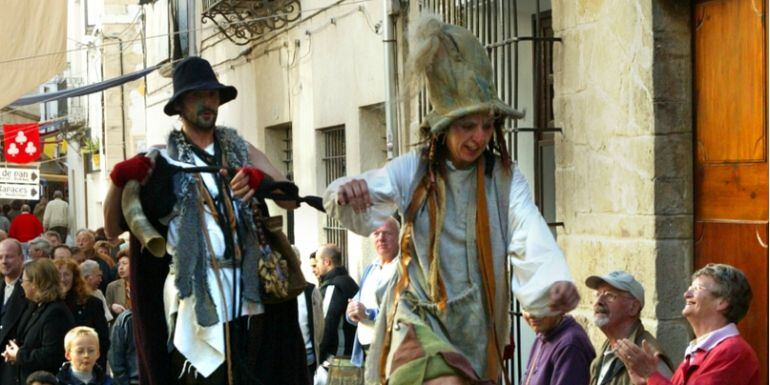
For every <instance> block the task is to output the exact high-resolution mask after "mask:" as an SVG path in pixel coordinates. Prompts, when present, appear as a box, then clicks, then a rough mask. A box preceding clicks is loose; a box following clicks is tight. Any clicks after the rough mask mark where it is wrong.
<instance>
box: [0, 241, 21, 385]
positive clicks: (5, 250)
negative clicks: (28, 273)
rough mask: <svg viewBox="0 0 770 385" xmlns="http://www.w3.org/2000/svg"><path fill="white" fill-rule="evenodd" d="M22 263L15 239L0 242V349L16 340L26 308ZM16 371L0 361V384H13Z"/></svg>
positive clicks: (18, 246) (19, 246)
mask: <svg viewBox="0 0 770 385" xmlns="http://www.w3.org/2000/svg"><path fill="white" fill-rule="evenodd" d="M23 263H24V256H23V255H22V251H21V245H20V244H19V242H18V241H16V240H15V239H6V240H4V241H2V242H0V275H2V276H3V279H2V280H0V294H3V297H2V298H0V301H1V302H0V349H2V348H4V347H5V346H6V345H7V344H8V341H10V340H12V339H14V338H16V329H17V327H18V325H19V320H20V319H21V315H22V314H24V310H25V309H26V308H27V298H26V297H25V296H24V290H23V289H22V288H21V270H22V265H23ZM15 380H16V370H14V369H13V368H12V367H11V365H10V364H8V363H6V362H5V361H4V360H2V359H0V384H13V383H14V381H15Z"/></svg>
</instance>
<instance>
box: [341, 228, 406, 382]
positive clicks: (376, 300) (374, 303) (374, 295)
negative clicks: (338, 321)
mask: <svg viewBox="0 0 770 385" xmlns="http://www.w3.org/2000/svg"><path fill="white" fill-rule="evenodd" d="M398 235H399V228H398V222H396V220H395V219H393V218H392V217H391V218H388V219H387V220H386V221H385V224H383V225H382V226H380V227H379V228H378V229H377V230H375V231H374V233H372V236H373V237H374V248H375V250H376V251H377V256H378V257H377V259H376V260H375V261H374V262H373V263H372V264H371V265H369V266H367V267H366V268H365V269H364V273H363V274H362V275H361V282H360V286H361V289H360V290H359V291H358V293H356V296H355V297H353V299H352V300H351V301H350V303H349V304H348V309H347V311H346V316H345V319H346V320H347V321H348V322H350V323H352V324H354V325H358V328H357V330H356V338H355V340H354V341H353V353H352V356H351V359H350V361H351V362H352V363H353V364H354V365H356V366H359V367H361V366H363V364H364V353H365V350H366V349H367V348H368V347H369V345H370V344H371V343H372V341H373V340H374V321H375V319H376V318H377V315H378V314H379V310H380V302H381V301H382V295H383V293H384V291H385V288H386V287H387V285H388V282H390V280H391V278H392V277H393V275H394V274H395V273H396V266H397V264H398V258H397V255H398Z"/></svg>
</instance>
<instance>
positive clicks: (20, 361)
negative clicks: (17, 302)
mask: <svg viewBox="0 0 770 385" xmlns="http://www.w3.org/2000/svg"><path fill="white" fill-rule="evenodd" d="M22 287H24V291H25V293H27V298H28V299H29V300H30V301H31V302H32V304H31V305H30V306H28V307H27V310H26V311H25V313H24V315H22V317H21V321H20V323H19V328H18V333H17V337H16V341H15V342H14V341H11V342H9V343H8V345H7V346H6V347H5V351H4V352H3V357H4V358H5V360H6V361H7V362H10V363H12V368H13V369H15V370H16V378H17V383H21V384H23V383H24V381H25V379H26V378H27V376H29V374H30V373H32V372H34V371H37V370H45V371H48V372H51V373H56V372H57V371H58V370H59V366H60V365H61V363H62V362H63V361H64V344H63V343H62V341H64V335H65V334H66V333H67V331H68V330H69V329H71V328H72V326H73V323H74V322H73V319H72V314H71V313H70V311H69V310H68V309H67V306H66V305H64V303H63V302H62V300H61V294H60V293H61V292H60V290H59V272H58V271H57V270H56V266H55V265H54V264H53V262H52V261H51V260H50V259H47V258H41V259H37V260H34V261H32V262H30V263H28V264H26V265H25V266H24V273H23V274H22Z"/></svg>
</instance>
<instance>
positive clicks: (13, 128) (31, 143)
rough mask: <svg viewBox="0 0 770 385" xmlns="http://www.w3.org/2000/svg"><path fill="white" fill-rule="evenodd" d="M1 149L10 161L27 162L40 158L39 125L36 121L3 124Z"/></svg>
mask: <svg viewBox="0 0 770 385" xmlns="http://www.w3.org/2000/svg"><path fill="white" fill-rule="evenodd" d="M3 151H4V153H5V160H7V161H8V162H11V163H29V162H32V161H35V160H37V159H38V158H40V126H39V125H38V124H37V123H22V124H4V125H3Z"/></svg>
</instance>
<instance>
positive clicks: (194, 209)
mask: <svg viewBox="0 0 770 385" xmlns="http://www.w3.org/2000/svg"><path fill="white" fill-rule="evenodd" d="M214 134H215V135H216V137H217V140H218V141H219V145H220V148H221V150H222V152H223V153H224V155H225V159H226V160H227V162H228V164H227V165H226V166H229V167H241V166H245V165H251V162H250V161H249V157H248V147H247V144H246V141H245V140H243V139H242V138H241V137H240V136H238V133H237V132H236V131H235V130H234V129H231V128H225V127H217V129H216V131H215V132H214ZM168 154H169V156H170V157H171V158H172V159H175V160H178V161H181V162H185V163H190V164H194V163H195V161H194V155H193V152H192V150H191V149H190V144H189V143H187V142H186V141H185V139H184V136H183V135H182V132H181V131H172V132H171V134H169V138H168ZM176 178H179V179H177V181H176V182H177V183H175V191H174V193H175V194H176V196H177V207H176V210H177V211H178V212H179V216H180V218H179V226H180V230H181V231H180V232H179V245H183V247H177V249H176V250H177V252H176V253H175V255H172V259H173V262H174V266H175V269H176V275H175V277H174V284H175V285H176V287H177V289H178V290H179V295H180V297H181V298H187V297H189V296H190V295H191V294H193V292H194V294H195V315H196V318H197V320H198V324H199V325H201V326H204V327H205V326H213V325H216V324H217V322H218V321H219V317H218V315H217V312H216V307H215V305H214V301H213V300H212V297H211V290H210V287H209V284H208V279H207V277H208V276H207V271H208V268H209V266H210V260H209V253H208V248H207V246H206V243H205V242H206V241H205V237H203V236H202V235H201V234H200V231H203V230H204V229H200V218H199V216H200V215H203V213H202V212H200V210H199V208H200V202H201V197H200V192H199V191H198V188H197V184H196V183H195V177H194V175H192V174H185V173H179V174H177V176H176ZM233 204H234V205H237V206H238V210H237V212H238V217H237V218H236V221H237V226H236V228H237V233H238V239H239V240H240V244H241V246H242V250H241V251H242V253H241V256H242V258H243V259H242V261H243V264H242V266H241V274H242V281H243V290H242V295H243V300H245V301H247V302H252V303H257V304H259V303H261V302H262V301H261V298H260V295H259V291H260V280H259V273H258V269H257V259H258V254H257V251H258V250H259V247H258V242H257V239H256V226H255V225H254V220H253V217H252V211H251V207H250V205H249V204H248V202H243V201H241V200H240V199H233ZM235 284H238V283H237V282H236V283H235ZM225 295H228V293H225ZM228 310H231V309H228Z"/></svg>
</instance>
